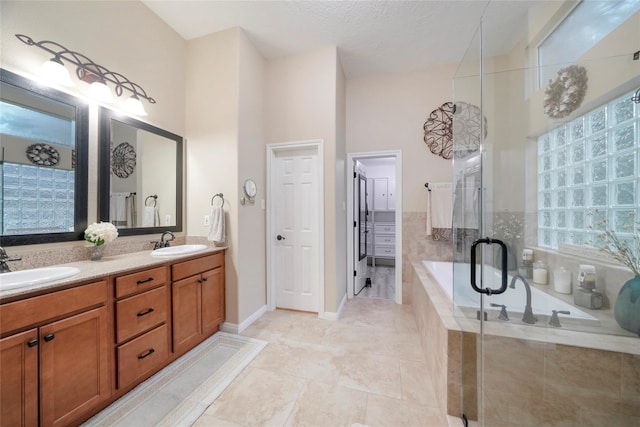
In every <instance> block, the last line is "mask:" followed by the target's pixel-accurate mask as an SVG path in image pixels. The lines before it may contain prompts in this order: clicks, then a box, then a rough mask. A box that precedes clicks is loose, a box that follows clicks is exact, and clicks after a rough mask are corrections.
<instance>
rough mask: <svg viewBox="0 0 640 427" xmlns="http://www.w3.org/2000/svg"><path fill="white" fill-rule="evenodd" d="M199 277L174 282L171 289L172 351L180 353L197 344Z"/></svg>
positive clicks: (198, 329)
mask: <svg viewBox="0 0 640 427" xmlns="http://www.w3.org/2000/svg"><path fill="white" fill-rule="evenodd" d="M200 280H201V278H200V275H197V276H191V277H187V278H186V279H183V280H179V281H177V282H174V283H173V285H172V287H171V293H172V301H173V302H172V304H173V305H172V311H173V351H174V352H175V353H180V352H182V351H183V350H187V349H189V348H190V347H191V346H192V345H194V344H195V343H197V342H198V341H199V339H200V335H201V334H202V317H201V316H202V310H201V306H202V304H201V290H200V286H201V285H200Z"/></svg>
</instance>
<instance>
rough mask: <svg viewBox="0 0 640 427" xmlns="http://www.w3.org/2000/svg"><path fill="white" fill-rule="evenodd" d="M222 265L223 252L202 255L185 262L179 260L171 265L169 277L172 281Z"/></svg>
mask: <svg viewBox="0 0 640 427" xmlns="http://www.w3.org/2000/svg"><path fill="white" fill-rule="evenodd" d="M223 265H224V252H218V253H216V254H213V255H207V256H203V257H201V258H196V259H192V260H189V261H185V262H179V263H176V264H173V265H172V266H171V278H172V280H173V281H176V280H180V279H184V278H185V277H189V276H193V275H194V274H200V273H202V272H205V271H207V270H213V269H214V268H218V267H222V266H223Z"/></svg>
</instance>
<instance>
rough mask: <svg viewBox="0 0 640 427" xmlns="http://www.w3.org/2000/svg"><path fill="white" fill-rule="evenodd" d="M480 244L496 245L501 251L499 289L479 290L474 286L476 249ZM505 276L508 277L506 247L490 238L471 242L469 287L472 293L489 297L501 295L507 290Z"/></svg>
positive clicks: (499, 241) (500, 241) (501, 242)
mask: <svg viewBox="0 0 640 427" xmlns="http://www.w3.org/2000/svg"><path fill="white" fill-rule="evenodd" d="M481 244H487V245H493V244H496V245H499V246H500V248H501V249H502V263H501V265H502V268H501V273H502V285H501V286H500V288H499V289H491V288H479V287H478V285H477V284H476V247H477V246H478V245H481ZM507 275H508V273H507V245H505V244H504V242H503V241H502V240H498V239H492V238H490V237H484V238H482V239H478V240H476V241H475V242H473V244H472V245H471V287H472V288H473V290H474V291H476V292H478V293H481V294H487V295H489V296H491V295H497V294H501V293H503V292H504V291H506V290H507Z"/></svg>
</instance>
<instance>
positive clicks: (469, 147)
mask: <svg viewBox="0 0 640 427" xmlns="http://www.w3.org/2000/svg"><path fill="white" fill-rule="evenodd" d="M453 114H454V119H453V135H454V137H455V141H454V142H455V146H454V147H453V150H454V151H455V152H456V153H459V154H466V153H471V152H474V151H477V150H478V148H480V142H481V140H480V134H481V132H482V130H483V129H484V138H486V137H487V118H486V117H484V118H483V119H481V118H480V107H478V106H476V105H473V104H468V103H466V102H456V105H455V108H454V113H453ZM481 120H482V121H481ZM483 122H484V123H483Z"/></svg>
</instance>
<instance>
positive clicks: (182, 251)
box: [151, 245, 208, 257]
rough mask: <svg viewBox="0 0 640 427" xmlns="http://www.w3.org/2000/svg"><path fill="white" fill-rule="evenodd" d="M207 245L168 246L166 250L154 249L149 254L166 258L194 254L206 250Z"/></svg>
mask: <svg viewBox="0 0 640 427" xmlns="http://www.w3.org/2000/svg"><path fill="white" fill-rule="evenodd" d="M207 248H208V246H207V245H181V246H169V247H168V248H161V249H156V250H155V251H153V252H151V256H152V257H167V256H178V255H188V254H194V253H196V252H201V251H204V250H205V249H207Z"/></svg>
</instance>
